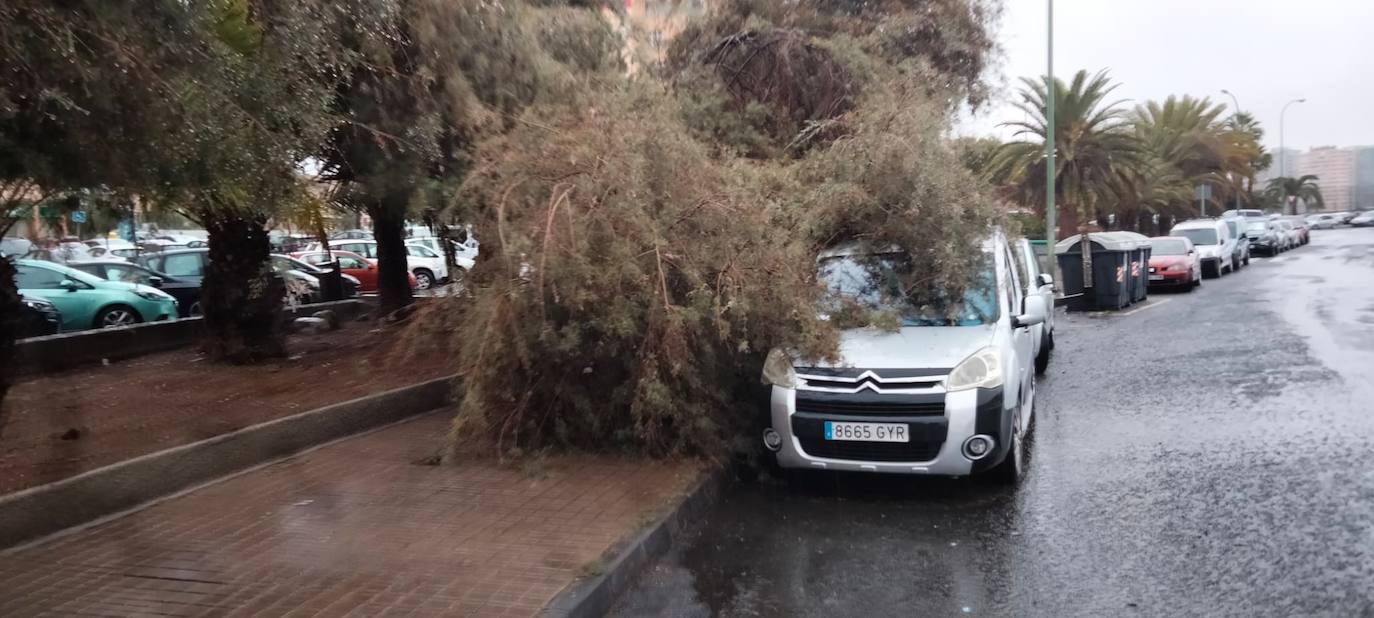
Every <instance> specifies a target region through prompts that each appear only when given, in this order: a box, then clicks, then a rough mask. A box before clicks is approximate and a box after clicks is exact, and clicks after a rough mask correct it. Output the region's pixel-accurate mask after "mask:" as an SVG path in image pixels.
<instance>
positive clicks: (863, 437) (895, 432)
mask: <svg viewBox="0 0 1374 618" xmlns="http://www.w3.org/2000/svg"><path fill="white" fill-rule="evenodd" d="M825 439H826V440H844V441H848V442H910V441H911V434H910V433H908V432H907V426H906V424H905V423H837V422H834V421H826V422H825Z"/></svg>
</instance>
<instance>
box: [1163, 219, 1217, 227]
mask: <svg viewBox="0 0 1374 618" xmlns="http://www.w3.org/2000/svg"><path fill="white" fill-rule="evenodd" d="M1220 223H1221V220H1220V219H1190V220H1188V221H1184V222H1182V223H1176V224H1174V228H1173V229H1179V228H1185V229H1196V228H1203V229H1210V228H1215V227H1216V226H1217V225H1218V224H1220Z"/></svg>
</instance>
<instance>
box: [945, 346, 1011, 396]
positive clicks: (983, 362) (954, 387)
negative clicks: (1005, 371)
mask: <svg viewBox="0 0 1374 618" xmlns="http://www.w3.org/2000/svg"><path fill="white" fill-rule="evenodd" d="M1001 385H1002V361H1001V360H1000V359H999V358H998V356H997V351H996V350H994V349H992V348H983V349H981V350H978V351H977V352H974V353H973V354H972V355H970V356H969V357H968V358H966V359H964V360H963V361H962V362H960V363H959V365H958V366H956V367H955V368H954V371H951V372H949V377H948V378H946V379H945V390H946V391H950V392H953V391H962V390H968V389H970V388H995V387H998V386H1001Z"/></svg>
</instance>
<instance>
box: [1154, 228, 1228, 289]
mask: <svg viewBox="0 0 1374 618" xmlns="http://www.w3.org/2000/svg"><path fill="white" fill-rule="evenodd" d="M1246 244H1247V245H1248V244H1249V243H1246ZM1149 283H1150V286H1151V287H1157V286H1183V287H1186V288H1188V289H1189V290H1192V289H1193V288H1196V287H1198V286H1200V285H1202V260H1201V259H1199V257H1198V252H1197V248H1196V247H1194V246H1193V241H1191V240H1188V238H1187V237H1186V236H1156V237H1154V238H1151V239H1150V279H1149Z"/></svg>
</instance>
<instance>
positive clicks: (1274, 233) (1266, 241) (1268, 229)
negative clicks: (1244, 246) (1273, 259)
mask: <svg viewBox="0 0 1374 618" xmlns="http://www.w3.org/2000/svg"><path fill="white" fill-rule="evenodd" d="M1245 237H1246V239H1247V240H1248V241H1249V245H1250V252H1251V253H1254V252H1256V251H1261V252H1263V253H1264V254H1265V255H1269V256H1273V255H1278V253H1279V251H1280V248H1281V245H1282V243H1283V232H1281V231H1280V230H1279V228H1278V226H1277V225H1275V224H1274V222H1273V221H1270V220H1269V219H1268V218H1265V217H1259V218H1253V217H1252V218H1248V219H1246V220H1245Z"/></svg>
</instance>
